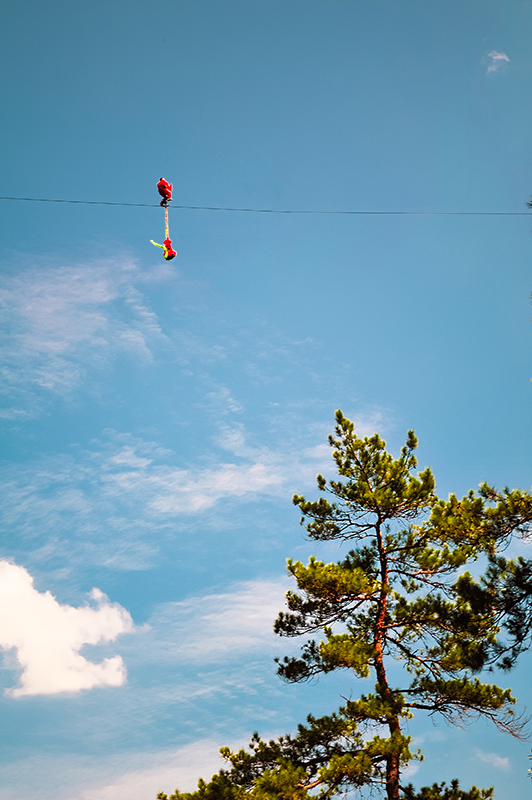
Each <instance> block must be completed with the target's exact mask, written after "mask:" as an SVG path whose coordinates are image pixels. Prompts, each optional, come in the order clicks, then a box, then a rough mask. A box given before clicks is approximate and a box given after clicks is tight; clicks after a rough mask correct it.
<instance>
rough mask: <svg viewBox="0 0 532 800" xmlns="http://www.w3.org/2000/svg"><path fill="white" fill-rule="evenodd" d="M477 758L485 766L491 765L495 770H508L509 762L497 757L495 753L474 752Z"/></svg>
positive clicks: (506, 759)
mask: <svg viewBox="0 0 532 800" xmlns="http://www.w3.org/2000/svg"><path fill="white" fill-rule="evenodd" d="M475 753H476V756H477V758H479V759H480V760H481V761H484V762H485V763H486V764H491V766H492V767H496V768H497V769H509V767H510V760H509V759H508V758H503V757H502V756H499V755H497V753H485V752H484V751H483V750H478V749H477V750H475Z"/></svg>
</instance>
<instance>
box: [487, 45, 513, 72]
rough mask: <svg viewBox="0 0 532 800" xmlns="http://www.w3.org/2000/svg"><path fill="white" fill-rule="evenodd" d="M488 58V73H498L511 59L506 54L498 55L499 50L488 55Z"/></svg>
mask: <svg viewBox="0 0 532 800" xmlns="http://www.w3.org/2000/svg"><path fill="white" fill-rule="evenodd" d="M487 58H488V59H489V61H488V62H487V63H488V68H487V70H486V71H487V72H488V73H489V72H497V70H499V69H500V68H501V67H502V66H504V65H505V64H508V63H509V62H510V59H509V58H508V56H507V55H506V53H498V52H497V50H492V51H491V52H490V53H488V55H487Z"/></svg>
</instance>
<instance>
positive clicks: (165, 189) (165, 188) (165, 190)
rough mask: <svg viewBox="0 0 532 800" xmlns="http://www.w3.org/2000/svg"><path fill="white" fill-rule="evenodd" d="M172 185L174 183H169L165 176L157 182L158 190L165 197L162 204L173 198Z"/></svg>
mask: <svg viewBox="0 0 532 800" xmlns="http://www.w3.org/2000/svg"><path fill="white" fill-rule="evenodd" d="M172 186H173V184H171V183H168V181H165V179H164V178H161V180H160V181H159V183H158V184H157V191H158V192H159V194H160V195H161V197H162V198H163V199H162V200H161V205H162V206H165V205H166V204H167V203H169V202H170V200H171V199H172Z"/></svg>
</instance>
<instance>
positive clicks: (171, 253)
mask: <svg viewBox="0 0 532 800" xmlns="http://www.w3.org/2000/svg"><path fill="white" fill-rule="evenodd" d="M163 244H164V257H165V259H166V260H167V261H171V260H172V259H173V258H175V257H176V255H177V253H176V251H175V250H173V249H172V240H171V239H165V240H164V242H163Z"/></svg>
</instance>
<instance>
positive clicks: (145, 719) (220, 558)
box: [0, 0, 532, 800]
mask: <svg viewBox="0 0 532 800" xmlns="http://www.w3.org/2000/svg"><path fill="white" fill-rule="evenodd" d="M0 37H1V43H0V59H2V62H3V64H2V66H3V69H2V76H3V77H2V109H3V112H4V113H3V116H4V124H3V130H2V148H1V151H0V159H1V161H2V167H1V175H2V179H1V184H0V187H1V191H0V194H1V195H2V196H7V197H34V198H55V199H77V200H94V201H109V202H117V203H121V202H124V203H148V204H149V203H157V199H158V196H157V193H156V183H157V181H158V179H159V177H160V176H161V175H163V176H165V177H166V178H167V179H168V180H169V181H173V183H174V203H175V205H176V206H178V205H181V206H217V207H239V208H241V207H249V208H270V209H288V210H301V211H342V210H355V211H356V210H358V211H390V210H391V211H393V210H396V211H425V212H430V211H432V212H437V211H464V212H466V211H469V212H471V211H484V212H488V211H513V212H522V211H525V210H526V209H525V205H524V203H525V201H526V200H527V198H528V197H529V195H530V194H531V192H532V151H531V148H530V130H531V128H532V112H531V109H530V88H531V84H532V56H531V53H530V41H531V37H532V2H531V1H530V0H523V1H521V0H514V1H513V2H510V3H508V2H502V0H501V1H500V2H495V1H494V0H478V2H477V1H476V0H465V1H464V0H459V1H458V0H456V1H451V2H448V3H446V4H445V5H444V6H442V5H441V4H440V5H437V4H433V3H427V2H425V0H419V2H414V1H413V0H404V1H403V2H401V3H397V2H392V0H375V2H372V3H364V2H359V0H329V2H326V1H325V0H320V2H318V1H317V0H284V2H281V0H223V2H221V0H195V2H190V0H188V1H187V2H183V1H181V0H180V1H179V2H178V1H176V0H170V2H167V3H164V4H163V3H156V4H154V3H145V2H140V0H129V2H127V3H126V2H120V1H119V0H106V2H103V0H94V2H92V3H90V4H80V3H66V2H50V3H46V4H42V3H36V2H34V0H30V2H28V3H24V4H21V3H15V2H14V0H8V2H7V3H6V5H5V8H4V11H3V24H2V26H1V30H0ZM0 209H1V212H2V214H1V219H0V225H1V229H0V230H1V240H0V241H1V254H0V268H1V276H0V303H1V306H2V323H1V325H2V328H1V347H0V357H1V366H0V379H1V384H0V394H1V398H0V399H1V401H2V402H1V408H2V411H1V415H2V421H3V425H2V433H1V436H2V451H1V452H2V460H1V463H0V469H1V471H2V473H3V474H2V482H3V486H4V491H3V492H2V497H1V500H0V516H1V518H2V523H3V524H2V530H3V532H4V536H3V545H2V551H1V554H0V572H1V573H2V581H1V584H0V637H1V642H0V644H1V646H2V648H3V660H2V662H1V665H0V683H1V686H0V689H1V691H2V694H1V699H0V704H1V706H2V720H3V724H2V732H3V733H2V740H3V741H2V747H1V748H0V753H1V755H0V798H1V800H29V798H30V797H34V796H35V794H36V793H37V792H38V793H39V796H40V797H41V798H42V800H74V798H75V799H76V800H115V798H116V797H126V796H127V797H128V798H129V800H148V799H149V798H154V797H155V794H156V792H157V791H162V790H164V791H172V790H173V789H174V788H175V787H176V786H179V787H180V788H182V789H187V788H192V787H193V786H194V785H195V783H196V780H197V778H198V776H200V775H203V776H206V777H208V776H210V774H211V773H212V772H213V771H216V770H217V769H218V768H219V766H220V763H219V761H218V756H217V750H218V748H219V747H220V746H221V745H226V744H227V745H231V746H239V745H241V744H243V743H245V742H246V741H247V739H248V737H249V735H250V734H251V733H252V732H253V731H254V730H256V729H259V730H260V732H261V733H262V734H263V735H264V736H273V735H276V734H279V733H284V732H287V731H289V730H293V729H294V728H295V726H296V724H297V722H299V721H302V720H303V719H304V717H305V716H306V714H307V713H308V712H309V711H312V712H313V713H316V714H318V713H326V712H328V711H330V710H332V709H334V708H336V707H337V706H338V705H339V704H340V702H341V695H344V696H345V695H346V694H347V693H349V692H352V691H353V692H356V691H357V690H358V688H357V685H356V684H355V682H354V681H353V680H352V679H351V678H350V677H349V675H338V676H329V677H328V679H327V680H323V681H321V682H320V683H319V684H317V685H314V686H303V687H300V686H285V685H283V684H282V683H281V682H280V681H279V680H278V678H277V677H276V675H275V665H274V663H273V658H274V657H275V656H276V655H284V654H285V653H286V652H289V651H290V648H295V647H296V643H288V645H287V644H286V642H285V641H283V640H277V638H276V637H275V636H274V635H273V633H272V631H271V629H272V623H273V620H274V618H275V617H276V615H277V612H278V611H279V610H280V609H281V608H282V607H283V593H284V592H285V591H286V589H287V588H288V587H289V586H290V583H289V580H288V578H287V577H286V575H285V571H284V564H285V559H286V557H289V556H292V557H295V558H300V559H306V558H307V557H308V555H309V554H310V553H312V552H315V553H316V555H319V556H320V557H321V558H330V559H336V558H339V557H340V555H341V550H340V549H339V548H336V547H328V548H323V549H320V548H316V547H314V546H311V545H310V544H309V543H307V542H306V541H305V540H304V538H303V535H302V529H301V528H299V526H298V521H299V515H298V512H297V511H296V510H295V509H294V508H293V506H292V504H291V497H292V494H293V493H294V492H298V493H305V494H307V495H308V496H312V494H313V492H314V479H315V475H316V473H317V472H320V471H322V472H324V473H325V474H327V473H328V474H332V470H331V459H330V453H329V450H328V447H327V444H326V440H327V434H328V432H329V431H330V430H331V429H332V426H333V423H334V410H335V409H336V408H341V409H342V410H343V411H344V413H345V414H346V415H347V416H349V417H350V418H351V419H353V420H354V421H355V422H356V424H357V428H358V430H359V432H362V433H372V432H373V431H375V430H378V431H379V432H380V433H381V434H382V435H383V437H384V438H385V439H386V440H387V442H388V444H389V446H390V448H391V449H392V450H393V451H394V452H397V451H398V449H399V447H400V446H401V444H402V442H403V440H404V435H405V432H406V430H407V429H408V428H415V430H416V432H417V434H418V436H419V438H420V448H419V460H420V464H421V466H424V465H426V464H430V465H431V466H432V468H433V469H434V471H435V474H436V479H437V483H438V491H439V492H440V493H441V494H442V495H443V496H446V495H447V493H448V492H450V491H455V492H457V493H461V492H465V491H467V490H468V489H469V488H471V487H473V488H475V487H476V486H477V485H478V484H479V483H480V482H482V481H484V480H488V481H489V482H492V483H494V484H497V485H499V486H503V485H510V486H521V487H522V488H528V487H529V486H530V483H531V460H530V452H531V440H532V424H531V418H532V417H531V413H530V412H531V398H532V386H531V384H530V377H531V376H532V331H531V328H530V316H531V307H530V300H529V293H530V289H531V287H532V271H531V268H530V260H531V256H532V235H531V234H532V225H531V220H530V217H527V216H343V215H303V214H301V215H298V214H290V215H286V214H259V213H256V214H255V213H243V212H240V213H237V212H227V211H200V210H191V209H178V208H173V209H172V210H171V211H170V235H171V238H172V239H173V242H174V247H175V249H176V250H177V253H178V256H177V258H176V259H175V260H174V261H172V262H169V263H165V262H164V260H163V259H162V256H161V251H160V250H158V249H155V248H154V247H153V246H152V245H151V244H150V239H155V241H162V238H163V236H164V215H163V212H162V210H161V209H159V208H142V207H139V208H136V207H121V206H99V205H93V206H92V205H69V204H55V203H37V202H22V201H6V200H0ZM531 659H532V655H529V656H528V655H527V656H525V657H524V659H523V661H522V664H521V665H520V667H519V668H518V670H516V672H515V673H513V674H511V675H510V676H502V680H501V682H502V683H503V684H504V685H509V686H512V688H513V689H514V691H515V693H516V695H517V696H518V699H519V702H520V705H521V706H523V707H524V706H528V708H529V709H530V708H531V707H532V694H531V690H530V681H529V678H528V675H529V671H530V668H531V666H532V660H531ZM360 688H361V690H364V688H365V687H364V686H362V684H361V686H360ZM411 733H412V734H413V735H414V737H415V742H416V743H417V744H418V745H420V746H422V748H423V750H424V752H425V755H426V761H425V762H424V763H422V764H420V765H418V766H417V767H416V769H417V772H415V771H414V770H413V780H414V781H416V782H417V783H418V784H419V785H421V784H423V783H429V782H432V781H433V780H442V779H445V778H451V777H454V776H458V777H460V779H461V780H462V781H463V783H464V784H467V785H470V784H471V783H477V784H478V785H482V786H489V785H495V786H496V796H497V799H498V800H510V798H512V800H513V798H514V797H515V796H525V793H527V792H529V791H530V782H529V778H528V776H527V772H526V770H527V767H528V759H527V754H528V752H529V750H530V744H528V743H520V742H517V741H515V740H513V739H511V738H509V737H505V736H504V735H502V734H500V733H498V732H497V731H495V730H494V729H493V728H490V727H489V726H487V725H485V724H484V723H482V722H480V723H478V724H475V725H473V726H471V728H469V729H468V730H462V729H460V728H449V727H447V726H445V725H444V724H441V725H439V726H434V725H433V724H432V723H431V722H430V721H427V720H426V719H423V718H419V719H418V720H416V721H415V722H413V723H412V725H411Z"/></svg>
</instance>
